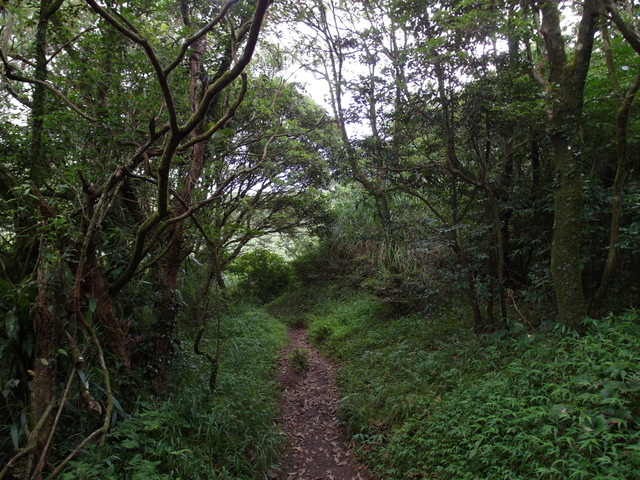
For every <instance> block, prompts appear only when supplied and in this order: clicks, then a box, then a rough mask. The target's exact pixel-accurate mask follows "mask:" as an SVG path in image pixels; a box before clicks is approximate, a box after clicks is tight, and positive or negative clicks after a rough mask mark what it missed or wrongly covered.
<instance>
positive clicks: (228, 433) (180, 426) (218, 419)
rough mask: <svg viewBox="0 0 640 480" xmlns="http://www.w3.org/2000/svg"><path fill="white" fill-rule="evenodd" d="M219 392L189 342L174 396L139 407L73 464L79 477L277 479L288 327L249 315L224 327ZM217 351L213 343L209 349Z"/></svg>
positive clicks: (71, 475) (66, 477)
mask: <svg viewBox="0 0 640 480" xmlns="http://www.w3.org/2000/svg"><path fill="white" fill-rule="evenodd" d="M221 332H222V338H223V340H224V341H223V352H222V356H221V359H220V369H219V377H218V388H217V389H216V391H215V393H211V392H210V391H209V389H208V385H209V364H208V362H206V360H203V359H202V357H199V356H196V355H195V354H194V353H192V351H193V350H192V346H191V344H190V343H188V342H185V343H184V344H182V345H181V346H180V347H179V348H180V353H179V355H178V357H179V361H178V364H177V365H176V366H175V368H174V371H173V372H172V374H173V377H174V380H173V381H172V384H173V385H176V387H175V389H174V390H173V391H172V392H171V393H170V395H168V397H167V398H164V399H157V400H155V401H147V402H140V403H139V404H138V406H137V409H136V411H135V412H134V413H133V414H132V415H131V416H130V417H129V418H128V419H126V420H124V421H121V422H120V423H118V424H116V425H115V426H114V428H113V429H112V431H111V433H110V435H109V438H108V441H107V445H106V447H105V448H104V450H103V451H102V453H101V457H102V458H101V460H100V461H99V462H98V463H96V462H95V461H94V459H95V455H94V454H95V452H91V451H89V452H87V454H86V455H85V457H84V458H83V459H79V460H78V461H75V462H72V464H71V467H70V468H69V469H67V471H66V472H65V473H64V474H63V475H62V476H61V478H62V479H63V480H72V479H78V478H82V479H105V480H106V479H123V480H124V479H126V480H143V479H144V480H149V479H151V480H179V479H183V480H187V479H189V480H192V479H202V480H205V479H206V480H214V479H218V480H232V479H233V480H235V479H247V480H248V479H265V478H272V477H271V475H272V472H271V471H270V470H271V469H273V468H276V466H277V465H276V464H277V461H278V456H279V454H280V453H281V451H282V449H283V446H284V440H283V438H284V437H283V435H282V433H281V432H280V431H279V430H278V429H277V427H276V426H275V425H276V422H275V420H276V419H277V416H278V410H277V406H276V402H275V399H276V398H277V390H276V387H275V384H274V381H273V371H274V366H275V365H276V362H277V357H278V353H279V351H280V348H281V347H282V345H283V343H284V340H285V332H284V328H283V326H282V324H281V323H280V322H278V321H276V320H275V319H274V318H273V317H271V316H269V315H268V314H266V313H264V312H261V311H258V310H249V311H244V312H242V313H239V314H235V315H232V316H229V317H227V318H225V319H224V321H223V325H222V331H221ZM208 347H209V348H210V349H211V348H213V347H212V345H209V346H208Z"/></svg>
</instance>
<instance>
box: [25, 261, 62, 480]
mask: <svg viewBox="0 0 640 480" xmlns="http://www.w3.org/2000/svg"><path fill="white" fill-rule="evenodd" d="M52 306H53V305H52V302H51V298H50V296H49V281H48V272H46V271H44V270H42V269H39V270H38V294H37V296H36V299H35V302H34V304H33V307H32V309H31V318H32V320H33V329H34V331H35V332H36V334H37V337H36V338H37V341H36V343H35V345H34V352H33V353H34V364H33V373H34V375H33V387H32V390H31V399H30V405H29V420H30V424H31V425H30V429H31V430H32V435H35V438H29V444H30V445H31V446H33V447H34V449H33V450H32V451H31V453H30V455H29V459H30V460H29V462H28V466H27V472H25V473H26V475H25V477H24V478H32V477H33V476H34V475H38V474H39V473H40V472H41V471H42V468H43V466H44V463H45V461H46V445H47V439H48V438H49V434H50V433H51V429H52V428H53V423H54V422H53V420H54V416H53V414H52V412H51V410H52V407H53V403H54V402H55V391H56V371H55V364H54V358H55V357H56V353H55V351H56V350H57V348H58V347H59V345H60V328H59V326H57V325H56V322H55V317H54V315H53V313H52V310H53V308H52Z"/></svg>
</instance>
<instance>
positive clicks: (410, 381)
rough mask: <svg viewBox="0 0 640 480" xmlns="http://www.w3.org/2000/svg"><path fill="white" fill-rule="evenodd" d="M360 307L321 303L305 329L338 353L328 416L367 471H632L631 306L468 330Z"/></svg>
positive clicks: (638, 392) (634, 352) (635, 390)
mask: <svg viewBox="0 0 640 480" xmlns="http://www.w3.org/2000/svg"><path fill="white" fill-rule="evenodd" d="M367 302H370V303H371V308H370V309H367V308H364V307H363V305H364V304H366V303H367ZM373 303H375V302H374V300H372V299H370V298H367V297H363V296H359V297H352V298H349V299H346V300H343V301H342V302H341V303H339V304H336V303H335V302H333V303H332V302H329V303H327V304H325V308H324V310H321V309H318V310H316V311H315V315H312V316H311V318H312V322H311V324H310V331H311V333H312V335H311V336H312V338H314V339H315V341H316V342H318V343H319V344H320V345H321V347H322V348H323V349H324V350H325V352H327V353H329V354H330V355H333V356H334V357H336V358H340V359H343V360H344V366H343V368H342V369H341V373H340V377H339V384H340V387H341V389H342V391H343V395H344V397H343V399H342V401H341V405H340V409H341V413H342V416H343V419H344V422H345V425H346V426H347V429H348V431H349V432H350V434H351V436H352V439H353V440H355V441H356V442H357V443H358V444H359V445H360V451H361V453H362V454H363V455H364V457H365V458H366V460H367V461H368V463H369V464H370V465H371V467H372V470H373V471H374V473H375V474H377V475H378V476H379V477H380V478H385V479H389V480H391V479H413V478H431V479H438V480H445V479H446V480H454V479H455V480H482V479H486V480H489V479H520V480H525V479H527V480H528V479H548V480H556V479H557V480H560V479H598V480H614V479H622V478H625V479H626V478H628V479H634V478H640V474H639V473H638V472H640V425H638V417H639V415H640V407H639V406H640V371H639V370H638V365H640V354H639V353H638V352H640V318H639V315H638V313H637V312H630V313H628V314H626V315H623V316H621V317H610V318H609V319H607V320H606V321H601V322H596V321H589V323H588V326H587V330H588V332H587V333H586V334H583V335H578V334H576V333H574V332H571V331H565V330H563V329H561V328H559V327H558V328H555V329H554V328H549V329H548V330H546V331H544V332H543V331H540V332H537V333H536V334H532V335H528V334H526V332H521V333H519V334H512V335H509V334H506V335H492V336H477V335H475V334H473V333H472V332H471V331H470V330H469V329H467V328H466V326H465V325H464V324H463V323H459V322H453V321H452V322H448V323H447V322H444V321H437V320H429V319H423V318H419V317H416V316H413V317H408V318H401V319H389V318H387V317H385V313H384V312H383V311H380V310H379V309H377V307H375V306H374V305H373ZM320 311H324V313H323V314H320V313H318V312H320Z"/></svg>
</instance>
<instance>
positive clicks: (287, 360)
mask: <svg viewBox="0 0 640 480" xmlns="http://www.w3.org/2000/svg"><path fill="white" fill-rule="evenodd" d="M296 348H297V349H300V350H297V352H298V353H300V352H301V351H302V352H303V353H304V357H306V359H307V362H306V368H305V369H304V371H300V373H298V372H296V369H294V367H293V363H295V362H292V360H291V358H292V353H293V352H294V351H296ZM298 370H300V369H298ZM335 372H336V368H335V366H334V365H332V364H331V363H330V362H329V361H328V360H327V359H325V358H324V357H322V356H321V355H320V354H319V353H318V352H317V351H316V349H315V348H313V346H312V345H310V344H309V342H308V340H307V338H306V331H305V330H304V329H292V330H290V331H289V344H288V346H287V347H286V349H285V350H284V352H283V356H282V359H281V361H280V367H279V374H278V383H279V385H280V388H281V389H282V391H283V392H282V400H281V409H282V415H283V419H284V424H285V432H286V434H287V437H288V439H289V442H290V446H291V450H290V454H289V458H288V462H287V463H286V467H287V472H288V473H286V474H285V475H284V476H283V477H282V480H368V478H369V477H368V475H367V473H366V471H365V469H364V467H363V466H361V465H358V464H357V462H356V461H355V459H354V458H353V457H352V455H351V453H350V452H349V448H348V445H347V442H346V440H345V438H344V436H343V435H342V433H341V432H340V430H339V429H338V427H337V423H338V419H337V416H336V414H337V407H338V392H337V389H336V384H335Z"/></svg>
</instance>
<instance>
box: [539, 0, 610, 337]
mask: <svg viewBox="0 0 640 480" xmlns="http://www.w3.org/2000/svg"><path fill="white" fill-rule="evenodd" d="M540 9H541V12H542V24H541V27H540V31H541V34H542V36H543V39H544V44H545V47H546V50H547V58H548V63H549V65H548V71H549V74H548V77H547V78H546V79H541V78H538V80H539V81H540V82H541V83H543V85H544V86H545V88H546V91H547V98H548V105H547V117H548V134H549V138H550V141H551V145H552V153H553V158H554V164H555V173H556V181H557V184H558V187H557V191H556V195H555V225H554V229H553V244H552V247H551V274H552V277H553V283H554V287H555V292H556V301H557V304H558V314H559V318H560V321H561V322H562V323H564V324H566V325H570V326H574V327H576V326H578V325H579V324H580V322H582V320H584V318H585V316H586V314H587V308H586V303H585V297H584V291H583V287H582V268H581V264H580V246H581V237H582V226H581V217H582V176H581V168H580V151H581V143H582V139H581V123H582V107H583V103H584V86H585V82H586V77H587V72H588V70H589V64H590V61H591V52H592V50H593V38H594V34H595V31H596V22H597V17H598V8H597V2H596V1H595V0H587V1H586V2H585V4H584V6H583V11H582V18H581V21H580V25H579V28H578V37H577V39H576V47H575V49H574V56H573V59H572V60H571V61H569V60H568V58H567V53H566V50H565V43H564V39H563V35H562V29H561V27H560V11H559V8H558V4H557V3H555V2H541V4H540Z"/></svg>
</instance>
